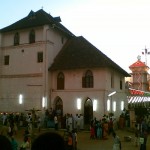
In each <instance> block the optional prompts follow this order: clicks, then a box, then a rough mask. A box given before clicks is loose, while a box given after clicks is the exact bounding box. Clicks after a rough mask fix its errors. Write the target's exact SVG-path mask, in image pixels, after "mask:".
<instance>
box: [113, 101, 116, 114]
mask: <svg viewBox="0 0 150 150" xmlns="http://www.w3.org/2000/svg"><path fill="white" fill-rule="evenodd" d="M113 111H114V112H115V111H116V101H114V102H113Z"/></svg>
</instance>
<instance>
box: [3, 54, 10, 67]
mask: <svg viewBox="0 0 150 150" xmlns="http://www.w3.org/2000/svg"><path fill="white" fill-rule="evenodd" d="M4 65H9V55H6V56H4Z"/></svg>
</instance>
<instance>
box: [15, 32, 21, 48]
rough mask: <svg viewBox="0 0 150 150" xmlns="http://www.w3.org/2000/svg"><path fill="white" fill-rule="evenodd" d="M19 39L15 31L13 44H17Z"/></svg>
mask: <svg viewBox="0 0 150 150" xmlns="http://www.w3.org/2000/svg"><path fill="white" fill-rule="evenodd" d="M19 41H20V37H19V33H18V32H17V33H15V36H14V45H15V46H16V45H19Z"/></svg>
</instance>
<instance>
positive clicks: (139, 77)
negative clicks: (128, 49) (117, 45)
mask: <svg viewBox="0 0 150 150" xmlns="http://www.w3.org/2000/svg"><path fill="white" fill-rule="evenodd" d="M137 59H138V60H137V61H136V62H135V63H133V64H132V65H131V66H129V69H130V70H131V71H132V73H131V75H132V78H133V83H132V88H133V89H137V90H142V91H148V81H147V76H148V70H149V67H148V66H147V65H146V64H145V63H144V62H141V56H138V57H137Z"/></svg>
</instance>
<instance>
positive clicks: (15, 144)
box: [10, 136, 18, 150]
mask: <svg viewBox="0 0 150 150" xmlns="http://www.w3.org/2000/svg"><path fill="white" fill-rule="evenodd" d="M10 142H11V146H12V150H18V142H17V141H16V139H15V138H14V136H11V139H10Z"/></svg>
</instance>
